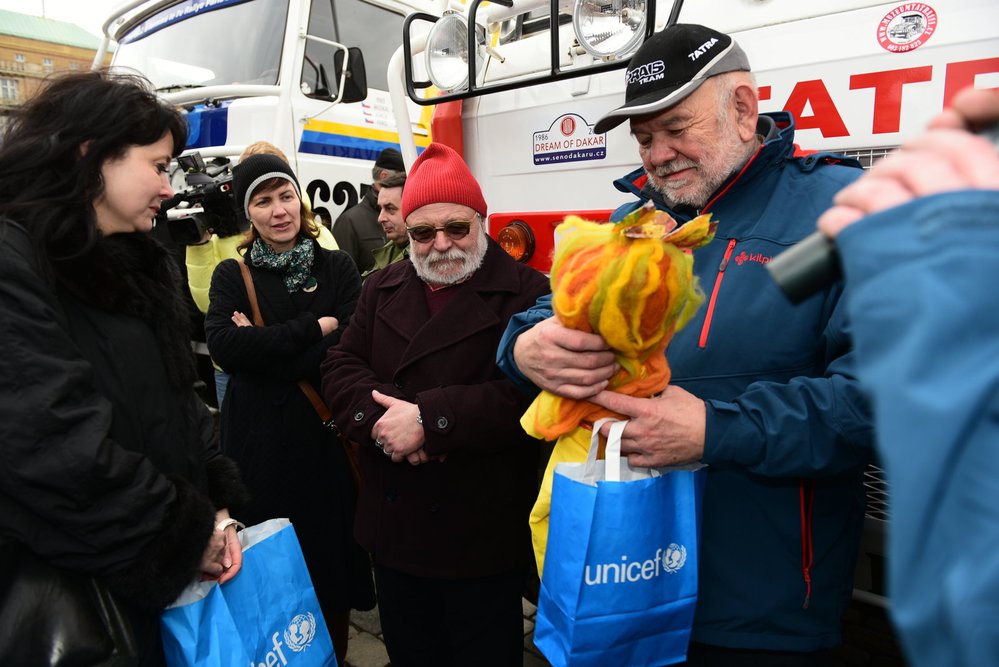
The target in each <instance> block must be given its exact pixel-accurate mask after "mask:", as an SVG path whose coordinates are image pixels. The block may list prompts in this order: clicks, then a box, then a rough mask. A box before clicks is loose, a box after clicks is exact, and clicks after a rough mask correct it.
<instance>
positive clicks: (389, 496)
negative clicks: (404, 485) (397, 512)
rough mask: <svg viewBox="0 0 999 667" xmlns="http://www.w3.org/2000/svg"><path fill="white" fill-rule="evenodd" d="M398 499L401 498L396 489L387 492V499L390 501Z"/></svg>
mask: <svg viewBox="0 0 999 667" xmlns="http://www.w3.org/2000/svg"><path fill="white" fill-rule="evenodd" d="M398 499H399V495H398V494H397V493H396V492H395V491H386V492H385V500H387V501H389V502H390V503H394V502H395V501H396V500H398Z"/></svg>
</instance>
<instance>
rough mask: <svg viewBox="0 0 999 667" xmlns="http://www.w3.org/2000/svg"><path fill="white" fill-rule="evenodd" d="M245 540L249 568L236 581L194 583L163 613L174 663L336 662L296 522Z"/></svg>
mask: <svg viewBox="0 0 999 667" xmlns="http://www.w3.org/2000/svg"><path fill="white" fill-rule="evenodd" d="M239 538H240V542H241V543H242V545H243V566H242V568H241V569H240V571H239V573H238V574H237V575H236V576H235V577H234V578H233V579H232V580H231V581H228V582H226V583H225V584H223V585H222V586H218V585H217V584H215V583H212V582H207V583H208V584H209V587H208V588H206V589H205V590H206V591H207V592H206V593H205V594H203V595H200V596H199V595H198V593H197V592H196V591H198V590H199V589H200V588H201V587H204V586H205V584H203V583H198V584H194V585H192V586H191V587H189V588H188V590H187V591H185V594H184V595H182V596H181V598H179V599H178V601H177V602H175V603H174V605H172V606H171V607H170V608H168V609H167V610H166V611H164V612H163V614H162V616H161V623H160V625H161V628H162V630H163V646H164V651H165V652H166V654H167V665H169V666H170V667H229V665H233V666H236V665H238V666H239V667H246V666H247V665H287V666H288V667H336V664H337V662H336V655H335V653H334V651H333V640H332V639H331V638H330V634H329V630H328V629H327V627H326V620H325V619H324V618H323V613H322V611H321V610H320V608H319V600H318V599H317V598H316V591H315V589H314V588H313V587H312V579H311V577H309V570H308V568H307V567H306V565H305V558H304V557H303V556H302V548H301V546H299V544H298V537H297V536H296V535H295V529H294V527H292V525H291V522H290V521H288V519H271V520H270V521H265V522H263V523H260V524H257V525H256V526H250V527H249V528H247V529H245V530H243V531H242V532H240V534H239ZM189 593H190V594H191V595H189V596H188V594H189ZM185 596H187V597H186V598H185ZM191 598H197V599H195V600H194V601H193V602H190V601H189V600H190V599H191ZM184 603H186V604H184Z"/></svg>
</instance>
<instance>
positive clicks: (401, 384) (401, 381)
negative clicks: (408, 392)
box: [392, 375, 406, 389]
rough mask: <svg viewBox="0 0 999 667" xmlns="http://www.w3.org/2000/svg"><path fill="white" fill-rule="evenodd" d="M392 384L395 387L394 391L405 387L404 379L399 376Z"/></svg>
mask: <svg viewBox="0 0 999 667" xmlns="http://www.w3.org/2000/svg"><path fill="white" fill-rule="evenodd" d="M392 384H394V385H395V388H396V389H402V388H403V387H405V386H406V378H404V377H403V376H401V375H400V376H399V377H397V378H396V379H395V381H394V382H393V383H392Z"/></svg>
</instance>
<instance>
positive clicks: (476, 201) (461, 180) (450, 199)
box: [402, 143, 486, 220]
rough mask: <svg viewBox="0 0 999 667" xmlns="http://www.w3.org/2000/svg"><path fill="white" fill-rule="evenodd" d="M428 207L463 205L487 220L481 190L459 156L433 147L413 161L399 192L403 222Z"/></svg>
mask: <svg viewBox="0 0 999 667" xmlns="http://www.w3.org/2000/svg"><path fill="white" fill-rule="evenodd" d="M427 204H462V205H464V206H468V207H469V208H471V209H473V210H475V211H477V212H478V213H479V215H481V216H482V217H483V218H485V217H486V200H485V198H483V196H482V188H480V187H479V183H478V181H476V180H475V177H474V176H472V172H470V171H469V170H468V166H467V165H466V164H465V161H464V160H462V159H461V156H460V155H458V154H457V153H455V152H454V150H452V149H451V148H450V147H448V146H445V145H444V144H437V143H432V144H430V145H429V146H427V148H426V150H424V151H423V153H421V154H420V157H418V158H416V162H414V163H413V166H412V168H410V170H409V175H408V176H407V177H406V185H405V187H404V188H403V190H402V219H403V220H405V219H406V218H408V217H409V214H410V213H412V212H413V211H415V210H416V209H418V208H420V207H421V206H426V205H427Z"/></svg>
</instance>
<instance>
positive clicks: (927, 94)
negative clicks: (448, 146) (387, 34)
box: [389, 0, 999, 270]
mask: <svg viewBox="0 0 999 667" xmlns="http://www.w3.org/2000/svg"><path fill="white" fill-rule="evenodd" d="M553 19H554V21H553ZM674 22H681V23H701V24H704V25H709V26H711V27H712V28H715V29H717V30H721V31H723V32H726V33H729V34H731V35H733V36H734V37H735V39H736V40H737V41H738V42H739V44H740V45H741V46H742V48H743V49H744V50H745V51H746V53H747V54H748V56H749V60H750V63H751V64H752V67H753V71H754V73H755V74H756V77H757V83H758V86H759V99H760V108H761V111H779V110H786V111H790V112H792V113H793V114H794V117H795V119H796V123H797V131H796V135H795V136H796V141H797V143H798V145H799V146H800V147H802V148H803V149H813V150H835V151H839V152H844V153H847V154H849V155H852V156H855V157H858V158H860V160H861V162H863V163H865V164H867V165H869V164H870V163H871V161H872V160H874V159H876V158H877V157H879V156H881V155H884V154H885V153H886V152H887V151H889V150H891V149H892V148H893V147H895V146H897V145H899V144H900V143H901V142H902V141H903V139H904V138H905V137H907V136H909V135H911V134H913V133H914V132H916V131H918V130H919V129H920V128H922V127H924V126H925V124H926V121H927V120H928V119H929V118H930V117H932V116H933V115H934V114H936V113H937V112H939V111H940V109H941V108H942V107H943V106H944V104H946V102H947V101H948V100H949V99H950V98H951V96H952V95H953V94H954V93H955V92H956V91H958V90H959V89H961V88H962V87H964V86H967V85H975V86H977V87H979V88H991V87H999V4H997V3H995V2H993V1H992V0H938V1H931V2H925V3H924V2H897V1H896V2H883V1H872V0H836V1H835V2H822V3H816V2H800V1H799V0H686V2H684V1H683V0H612V2H608V3H595V2H593V1H592V0H504V1H502V2H492V3H486V4H482V3H481V2H480V1H479V0H473V1H470V2H468V3H466V4H459V3H456V2H454V3H451V4H450V5H449V4H448V3H447V0H437V1H434V2H428V3H427V4H426V5H425V6H424V8H423V11H421V12H420V13H414V14H411V15H410V16H409V17H408V18H407V20H406V25H405V30H406V32H405V33H404V46H403V48H404V54H403V55H404V58H405V67H404V68H401V71H400V70H399V69H396V70H393V71H390V72H389V88H390V90H391V91H392V94H393V102H394V104H395V107H394V108H395V109H396V112H397V114H400V118H401V117H402V116H401V114H402V113H403V111H404V110H405V109H406V108H407V107H406V104H405V103H404V102H405V101H406V98H407V96H408V98H409V100H410V101H413V102H416V103H418V104H423V105H439V104H440V103H441V102H445V101H450V102H448V104H447V105H443V106H445V107H446V108H447V110H448V112H449V113H448V114H446V115H447V119H446V120H441V119H440V118H435V120H434V123H433V127H434V130H435V133H434V136H435V137H437V138H438V140H440V139H441V138H442V137H458V138H460V141H461V144H462V145H461V148H462V150H463V154H464V157H465V160H466V161H467V162H468V165H469V167H470V168H471V170H472V173H473V174H475V176H476V178H477V179H478V180H479V182H480V183H481V184H482V188H483V191H484V194H485V196H486V200H487V201H488V202H489V209H490V211H491V213H490V216H489V223H490V230H491V233H492V234H493V235H494V236H499V237H500V239H501V242H502V243H504V245H505V246H506V247H508V249H510V250H514V249H516V250H517V251H518V252H520V251H523V250H525V249H526V250H530V249H531V248H533V252H532V253H530V255H531V256H530V257H529V259H528V263H530V264H531V265H532V266H535V267H536V268H539V269H541V270H545V269H547V268H548V266H549V263H550V260H549V257H550V252H551V248H552V241H553V235H552V230H553V228H554V226H555V225H556V224H558V223H559V222H561V220H562V219H563V218H564V216H565V215H566V213H568V212H577V213H579V212H580V211H582V212H584V217H585V214H589V216H590V217H595V218H597V219H599V218H600V216H601V215H606V213H607V212H609V211H610V210H611V209H613V208H614V207H616V206H617V205H618V204H620V203H623V202H624V201H626V200H627V196H626V195H623V194H622V193H620V192H618V191H617V190H615V189H614V188H613V187H612V185H611V183H612V181H613V180H614V179H615V178H618V177H620V176H623V175H624V174H626V173H627V172H629V171H631V170H632V169H634V168H635V167H636V166H638V164H639V162H638V153H637V147H636V144H635V142H634V140H633V139H632V138H631V137H630V136H629V134H628V125H627V124H626V123H625V124H623V125H621V126H619V127H618V128H616V129H614V130H611V131H610V132H607V133H605V134H599V135H597V134H594V133H593V130H592V128H593V124H594V122H596V120H597V119H598V118H599V117H600V116H602V115H603V114H604V113H605V112H606V111H608V110H610V109H612V108H615V107H617V106H619V105H620V104H621V103H622V101H623V100H624V85H625V81H624V73H623V68H624V66H625V65H626V63H627V60H628V57H629V56H630V54H631V53H633V52H634V51H635V50H636V49H637V48H638V46H639V45H640V44H641V43H642V42H643V41H644V39H645V38H646V37H647V36H648V35H650V34H651V33H652V32H654V31H658V30H660V29H662V27H664V26H665V25H667V24H668V23H674ZM469 25H474V26H475V29H474V30H472V31H469V30H468V28H467V26H469ZM553 25H555V26H557V27H556V28H555V29H554V30H553V29H552V26H553ZM469 53H475V57H474V58H471V59H470V58H469V57H468V54H469ZM470 79H471V81H472V83H471V85H469V83H468V81H469V80H470ZM431 83H432V84H434V86H430V84H431ZM439 89H443V90H445V91H447V92H445V93H443V94H438V90H439ZM458 104H460V105H461V111H460V113H458V112H456V111H454V110H453V109H451V108H450V107H452V106H455V105H458ZM436 115H437V116H440V115H442V114H441V113H440V111H438V113H437V114H436ZM414 138H416V137H414ZM402 145H403V148H404V151H403V153H404V156H405V157H406V159H407V161H411V160H413V159H415V156H416V148H417V146H418V144H417V143H416V142H414V141H409V140H408V138H407V137H403V138H402ZM507 227H509V229H508V230H507V231H506V232H503V230H504V228H507Z"/></svg>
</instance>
